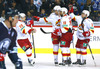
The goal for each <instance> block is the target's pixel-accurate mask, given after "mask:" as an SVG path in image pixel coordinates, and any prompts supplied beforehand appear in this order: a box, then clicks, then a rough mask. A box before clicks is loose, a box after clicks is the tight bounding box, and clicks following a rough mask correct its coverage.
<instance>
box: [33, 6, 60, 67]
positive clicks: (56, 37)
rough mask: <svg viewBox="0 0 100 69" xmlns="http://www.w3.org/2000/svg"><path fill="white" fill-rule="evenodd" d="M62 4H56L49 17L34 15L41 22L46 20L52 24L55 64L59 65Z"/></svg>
mask: <svg viewBox="0 0 100 69" xmlns="http://www.w3.org/2000/svg"><path fill="white" fill-rule="evenodd" d="M60 9H61V7H60V6H58V5H57V6H55V7H54V8H53V11H54V12H53V13H51V14H50V16H49V17H47V18H46V17H44V18H39V17H37V16H34V18H36V19H37V21H39V22H42V23H44V22H46V23H48V24H50V23H51V24H52V27H53V32H52V33H51V38H52V43H53V55H54V64H55V65H58V49H59V43H60V33H59V32H60V30H59V28H60V19H61V16H60Z"/></svg>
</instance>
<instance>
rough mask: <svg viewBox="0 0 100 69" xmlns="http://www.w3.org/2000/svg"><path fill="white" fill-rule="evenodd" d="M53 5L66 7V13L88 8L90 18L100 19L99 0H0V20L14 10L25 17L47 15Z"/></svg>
mask: <svg viewBox="0 0 100 69" xmlns="http://www.w3.org/2000/svg"><path fill="white" fill-rule="evenodd" d="M55 5H60V6H61V7H66V8H67V9H68V10H69V11H68V14H70V13H72V12H73V13H74V14H76V15H80V14H81V12H82V10H84V9H86V10H89V11H90V12H91V14H90V18H91V19H92V20H93V21H100V0H0V20H3V19H4V17H5V15H6V14H7V13H11V12H12V11H14V10H18V11H19V12H23V13H25V14H26V15H27V19H31V17H32V16H39V17H47V16H49V15H50V13H51V12H52V9H53V7H54V6H55Z"/></svg>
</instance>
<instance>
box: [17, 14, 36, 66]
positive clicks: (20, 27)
mask: <svg viewBox="0 0 100 69" xmlns="http://www.w3.org/2000/svg"><path fill="white" fill-rule="evenodd" d="M25 20H26V15H25V14H24V13H20V14H19V21H18V23H17V25H16V30H17V33H18V37H17V42H18V44H19V46H20V47H21V48H22V49H23V50H24V51H25V52H26V56H27V57H28V62H29V63H30V64H31V65H33V64H34V63H35V62H34V59H33V56H32V45H31V43H30V41H29V39H28V37H29V34H31V32H32V31H33V32H34V33H35V32H36V30H35V29H31V28H30V27H28V26H26V24H25V22H24V21H25Z"/></svg>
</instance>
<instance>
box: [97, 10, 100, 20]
mask: <svg viewBox="0 0 100 69" xmlns="http://www.w3.org/2000/svg"><path fill="white" fill-rule="evenodd" d="M97 18H98V21H100V11H99V12H98V17H97Z"/></svg>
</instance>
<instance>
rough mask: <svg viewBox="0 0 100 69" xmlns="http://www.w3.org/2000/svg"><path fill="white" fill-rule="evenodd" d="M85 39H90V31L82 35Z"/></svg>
mask: <svg viewBox="0 0 100 69" xmlns="http://www.w3.org/2000/svg"><path fill="white" fill-rule="evenodd" d="M82 34H83V36H84V37H89V36H90V31H85V32H83V33H82Z"/></svg>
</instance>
